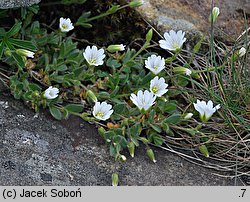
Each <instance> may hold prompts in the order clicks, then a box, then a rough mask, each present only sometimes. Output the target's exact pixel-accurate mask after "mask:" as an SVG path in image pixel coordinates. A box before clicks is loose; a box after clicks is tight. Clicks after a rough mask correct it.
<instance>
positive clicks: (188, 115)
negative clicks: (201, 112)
mask: <svg viewBox="0 0 250 202" xmlns="http://www.w3.org/2000/svg"><path fill="white" fill-rule="evenodd" d="M193 115H194V114H193V113H187V114H184V117H183V118H184V119H185V120H188V119H191V118H192V116H193Z"/></svg>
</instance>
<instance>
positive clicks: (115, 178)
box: [112, 173, 119, 186]
mask: <svg viewBox="0 0 250 202" xmlns="http://www.w3.org/2000/svg"><path fill="white" fill-rule="evenodd" d="M118 182H119V177H118V174H117V173H113V174H112V186H117V185H118Z"/></svg>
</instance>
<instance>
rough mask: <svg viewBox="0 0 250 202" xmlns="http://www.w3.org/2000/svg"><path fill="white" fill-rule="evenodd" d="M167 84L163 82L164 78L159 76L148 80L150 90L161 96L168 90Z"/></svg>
mask: <svg viewBox="0 0 250 202" xmlns="http://www.w3.org/2000/svg"><path fill="white" fill-rule="evenodd" d="M167 87H168V84H166V83H165V79H164V78H160V79H159V77H158V76H156V77H155V78H153V79H152V80H151V81H150V91H151V92H152V93H153V94H154V95H156V96H157V97H161V96H163V95H164V94H165V93H166V92H168V89H167Z"/></svg>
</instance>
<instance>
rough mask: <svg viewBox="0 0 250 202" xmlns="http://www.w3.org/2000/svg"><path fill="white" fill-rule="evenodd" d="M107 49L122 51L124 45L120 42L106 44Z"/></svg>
mask: <svg viewBox="0 0 250 202" xmlns="http://www.w3.org/2000/svg"><path fill="white" fill-rule="evenodd" d="M107 50H108V51H109V52H110V53H115V52H117V51H124V50H125V45H123V44H120V45H110V46H108V48H107Z"/></svg>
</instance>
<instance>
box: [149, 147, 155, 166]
mask: <svg viewBox="0 0 250 202" xmlns="http://www.w3.org/2000/svg"><path fill="white" fill-rule="evenodd" d="M147 155H148V157H149V159H150V160H151V161H153V162H154V163H156V160H155V155H154V152H153V150H152V149H148V150H147Z"/></svg>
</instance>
